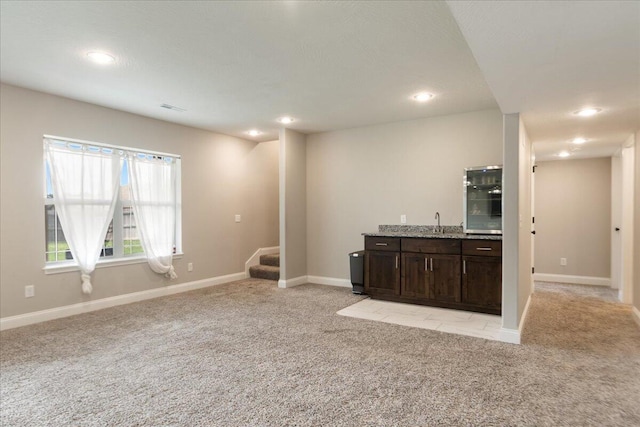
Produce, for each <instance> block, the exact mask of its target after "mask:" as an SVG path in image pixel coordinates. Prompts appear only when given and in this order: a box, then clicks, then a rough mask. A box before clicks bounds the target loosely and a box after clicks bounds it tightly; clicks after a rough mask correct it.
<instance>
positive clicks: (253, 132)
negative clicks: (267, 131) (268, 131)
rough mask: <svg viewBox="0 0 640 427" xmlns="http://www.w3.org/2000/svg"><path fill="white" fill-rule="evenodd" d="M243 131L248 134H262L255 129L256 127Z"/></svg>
mask: <svg viewBox="0 0 640 427" xmlns="http://www.w3.org/2000/svg"><path fill="white" fill-rule="evenodd" d="M245 133H246V134H247V135H249V136H260V135H262V132H260V131H259V130H256V129H251V130H248V131H247V132H245Z"/></svg>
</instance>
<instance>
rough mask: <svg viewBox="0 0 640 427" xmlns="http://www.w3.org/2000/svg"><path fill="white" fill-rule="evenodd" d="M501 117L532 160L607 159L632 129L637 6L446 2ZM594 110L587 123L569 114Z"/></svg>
mask: <svg viewBox="0 0 640 427" xmlns="http://www.w3.org/2000/svg"><path fill="white" fill-rule="evenodd" d="M448 5H449V7H450V9H451V11H452V14H453V16H454V17H455V19H456V21H457V22H458V24H459V26H460V28H461V31H462V33H463V34H464V36H465V38H466V41H467V43H468V44H469V46H470V48H471V50H472V52H473V54H474V57H475V58H476V60H477V63H478V65H479V66H480V69H481V70H482V72H483V75H484V77H485V79H486V81H487V83H488V84H489V87H490V88H491V90H492V93H493V94H494V96H495V98H496V100H497V102H498V104H499V105H500V108H501V110H502V111H503V112H504V113H514V112H520V113H521V115H522V119H523V121H524V123H525V126H526V128H527V131H528V134H529V137H530V138H531V140H532V141H533V143H534V149H535V152H536V158H537V159H538V160H551V159H557V156H556V154H557V153H558V152H559V151H561V150H563V149H576V148H577V147H576V146H573V145H572V144H570V143H569V142H568V141H569V140H571V139H573V138H575V137H585V138H588V139H589V141H588V142H587V143H586V144H584V145H582V146H580V147H579V148H577V151H575V152H574V153H573V155H572V157H573V158H579V157H593V156H610V155H612V154H613V153H614V152H615V151H616V150H617V149H618V148H619V147H620V146H621V144H622V143H623V142H624V141H625V140H626V139H627V138H628V137H629V136H630V135H631V134H632V133H634V132H636V131H637V130H638V129H639V128H640V2H639V1H551V2H549V1H531V2H513V1H512V2H506V1H481V2H479V1H449V2H448ZM587 106H595V107H599V108H602V110H603V111H602V112H601V113H600V114H598V115H597V116H595V117H592V118H581V117H577V116H575V115H573V114H572V113H573V112H574V111H576V110H579V109H580V108H583V107H587Z"/></svg>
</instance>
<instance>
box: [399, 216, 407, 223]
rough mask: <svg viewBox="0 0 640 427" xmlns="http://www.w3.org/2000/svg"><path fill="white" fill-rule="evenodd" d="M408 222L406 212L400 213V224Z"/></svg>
mask: <svg viewBox="0 0 640 427" xmlns="http://www.w3.org/2000/svg"><path fill="white" fill-rule="evenodd" d="M406 223H407V216H406V215H405V214H402V215H400V224H406Z"/></svg>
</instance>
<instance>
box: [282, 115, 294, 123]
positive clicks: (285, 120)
mask: <svg viewBox="0 0 640 427" xmlns="http://www.w3.org/2000/svg"><path fill="white" fill-rule="evenodd" d="M278 121H279V122H280V123H282V124H283V125H288V124H289V123H293V122H294V120H293V117H289V116H284V117H280V118H279V119H278Z"/></svg>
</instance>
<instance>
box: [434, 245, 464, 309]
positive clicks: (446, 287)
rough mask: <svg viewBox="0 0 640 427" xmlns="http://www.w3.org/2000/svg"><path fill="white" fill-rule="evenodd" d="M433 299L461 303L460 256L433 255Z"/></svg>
mask: <svg viewBox="0 0 640 427" xmlns="http://www.w3.org/2000/svg"><path fill="white" fill-rule="evenodd" d="M430 268H431V274H430V276H431V299H434V300H436V301H442V302H460V256H459V255H431V256H430Z"/></svg>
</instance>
